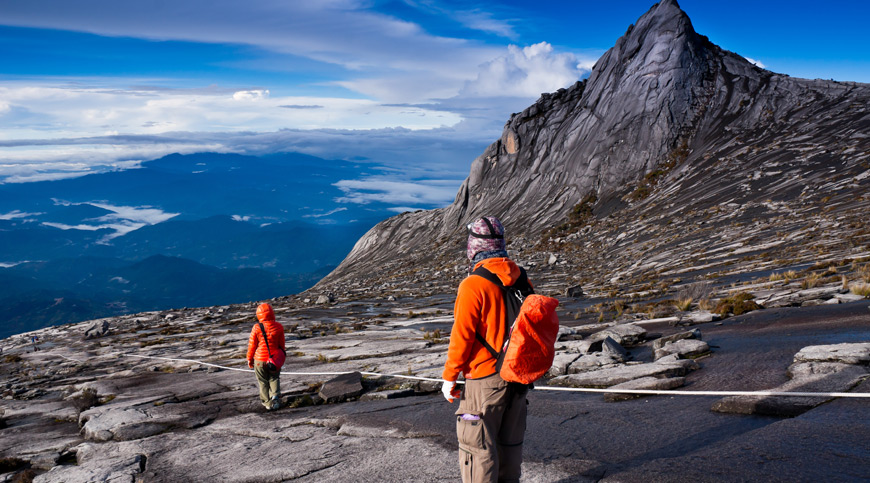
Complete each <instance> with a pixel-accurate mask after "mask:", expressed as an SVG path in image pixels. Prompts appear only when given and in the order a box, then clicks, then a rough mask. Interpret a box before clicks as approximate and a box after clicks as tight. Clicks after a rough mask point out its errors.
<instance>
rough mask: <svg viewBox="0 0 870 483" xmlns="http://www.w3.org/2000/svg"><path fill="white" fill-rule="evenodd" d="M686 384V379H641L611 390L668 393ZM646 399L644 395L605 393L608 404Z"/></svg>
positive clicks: (613, 387) (616, 386) (612, 387)
mask: <svg viewBox="0 0 870 483" xmlns="http://www.w3.org/2000/svg"><path fill="white" fill-rule="evenodd" d="M685 383H686V378H685V377H665V378H658V377H641V378H640V379H635V380H633V381H628V382H623V383H622V384H617V385H615V386H611V389H647V390H653V391H667V390H668V389H675V388H678V387H680V386H682V385H683V384H685ZM639 397H644V395H643V394H620V393H605V394H604V400H605V401H607V402H617V401H627V400H629V399H637V398H639Z"/></svg>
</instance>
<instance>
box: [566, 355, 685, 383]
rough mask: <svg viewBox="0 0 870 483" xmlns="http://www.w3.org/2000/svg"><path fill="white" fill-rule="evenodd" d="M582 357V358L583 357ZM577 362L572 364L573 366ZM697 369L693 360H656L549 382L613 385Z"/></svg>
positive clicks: (570, 375)
mask: <svg viewBox="0 0 870 483" xmlns="http://www.w3.org/2000/svg"><path fill="white" fill-rule="evenodd" d="M580 359H582V357H581V358H580ZM578 361H579V359H578ZM575 364H576V363H575ZM575 364H572V365H571V367H573V366H574V365H575ZM696 369H698V363H696V362H695V361H692V360H679V361H674V360H669V361H666V362H663V361H656V362H653V363H650V364H626V365H618V366H612V367H605V368H602V369H599V370H597V371H595V370H593V371H587V372H580V373H576V374H568V375H565V376H559V377H555V378H553V379H551V380H550V382H549V384H550V385H552V386H565V387H611V386H615V385H616V384H621V383H623V382H627V381H632V380H634V379H640V378H641V377H679V376H685V375H686V374H687V373H689V372H690V371H694V370H696ZM569 371H570V368H569Z"/></svg>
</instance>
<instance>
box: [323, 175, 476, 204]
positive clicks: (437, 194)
mask: <svg viewBox="0 0 870 483" xmlns="http://www.w3.org/2000/svg"><path fill="white" fill-rule="evenodd" d="M460 183H461V181H455V180H422V181H414V182H411V181H391V180H387V179H378V178H367V179H357V180H341V181H339V182H337V183H334V184H333V186H336V187H337V188H338V189H340V190H341V191H342V192H343V193H344V196H342V197H340V198H337V199H336V200H335V201H337V202H339V203H356V204H363V205H365V204H368V203H371V202H380V203H387V204H417V205H429V206H444V205H447V204H449V203H450V202H451V201H453V199H454V197H455V196H456V189H457V188H458V187H459V184H460Z"/></svg>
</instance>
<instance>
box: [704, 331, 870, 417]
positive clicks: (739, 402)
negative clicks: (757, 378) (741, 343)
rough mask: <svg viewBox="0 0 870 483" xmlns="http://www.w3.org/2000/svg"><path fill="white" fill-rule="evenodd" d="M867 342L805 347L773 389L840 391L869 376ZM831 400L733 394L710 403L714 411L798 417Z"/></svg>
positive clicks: (821, 397)
mask: <svg viewBox="0 0 870 483" xmlns="http://www.w3.org/2000/svg"><path fill="white" fill-rule="evenodd" d="M868 349H870V343H865V344H834V345H822V346H810V347H804V348H803V349H801V350H800V351H799V352H798V353H797V354H795V356H794V360H795V363H794V364H792V365H791V366H789V368H788V371H787V374H788V376H789V377H790V378H791V380H790V381H788V382H786V383H785V384H782V385H780V386H778V387H776V388H774V389H771V391H772V392H818V393H842V392H847V391H849V390H850V389H852V388H853V387H855V386H857V385H858V384H859V383H860V382H861V381H863V380H864V379H866V378H867V377H868V375H870V370H868V368H867V367H866V365H867V362H868V360H867V358H866V357H865V355H866V352H867V351H868ZM831 399H833V397H831V396H812V397H807V396H734V397H728V398H724V399H722V400H720V401H718V402H716V403H715V404H714V405H713V410H714V411H719V412H723V413H740V414H767V415H774V416H797V415H799V414H802V413H804V412H806V411H808V410H810V409H812V408H814V407H816V406H818V405H820V404H824V403H826V402H828V401H830V400H831Z"/></svg>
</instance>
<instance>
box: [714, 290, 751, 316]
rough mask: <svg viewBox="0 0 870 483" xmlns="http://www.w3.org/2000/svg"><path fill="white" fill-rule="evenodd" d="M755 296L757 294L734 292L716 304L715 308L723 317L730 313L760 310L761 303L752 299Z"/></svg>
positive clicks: (739, 313) (736, 313)
mask: <svg viewBox="0 0 870 483" xmlns="http://www.w3.org/2000/svg"><path fill="white" fill-rule="evenodd" d="M754 298H755V295H752V294H751V293H746V292H740V293H736V294H732V295H731V296H730V297H727V298H724V299H722V300H720V301H719V303H718V304H717V305H716V309H715V310H713V311H714V312H716V313H717V314H719V315H722V316H723V317H724V316H726V315H728V314H729V313H730V314H734V315H741V314H745V313H747V312H752V311H753V310H758V309H760V308H761V306H760V305H758V304H757V303H755V302H753V300H752V299H754Z"/></svg>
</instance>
